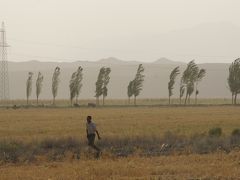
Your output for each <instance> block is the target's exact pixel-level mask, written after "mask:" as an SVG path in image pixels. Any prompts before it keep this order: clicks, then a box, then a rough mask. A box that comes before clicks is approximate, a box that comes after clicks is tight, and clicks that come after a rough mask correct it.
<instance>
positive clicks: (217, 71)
mask: <svg viewBox="0 0 240 180" xmlns="http://www.w3.org/2000/svg"><path fill="white" fill-rule="evenodd" d="M139 63H142V62H137V61H131V62H128V61H123V60H120V59H118V58H113V57H110V58H105V59H101V60H99V61H96V62H89V61H76V62H71V63H67V62H39V61H27V62H9V71H10V95H11V98H12V99H25V98H26V80H27V75H28V72H29V71H32V72H34V78H33V80H34V81H33V91H32V96H31V98H33V99H35V98H36V95H35V94H36V93H35V81H36V77H37V73H38V71H41V72H42V73H43V75H44V81H43V82H44V83H43V91H42V94H41V95H40V99H51V98H52V94H51V79H52V73H53V70H54V68H55V67H56V66H59V67H60V68H61V75H60V79H61V82H60V85H59V93H58V96H57V98H58V99H69V86H68V85H69V80H70V77H71V74H72V73H73V72H74V71H75V70H76V69H77V68H78V66H82V67H83V75H84V76H83V87H82V91H81V94H80V97H79V98H80V99H81V98H82V99H88V98H94V92H95V82H96V79H97V75H98V72H99V69H100V67H102V66H108V67H111V69H112V72H111V74H110V77H111V79H110V83H109V88H108V89H109V94H108V97H107V98H127V85H128V83H129V81H130V80H132V79H133V78H134V76H135V73H136V70H137V66H138V64H139ZM143 65H144V67H145V75H146V77H145V81H144V87H143V91H142V92H141V94H140V96H139V98H167V97H168V91H167V83H168V80H169V74H170V72H171V70H172V69H173V68H174V67H176V66H180V69H181V72H182V71H183V70H184V69H185V67H186V63H183V62H177V61H172V60H169V59H167V58H160V59H158V60H156V61H154V62H151V63H143ZM199 66H200V67H201V68H205V69H206V70H207V75H206V77H205V78H204V79H203V81H202V82H201V83H200V84H199V90H200V95H199V97H200V98H230V97H231V94H230V92H229V90H228V88H227V75H228V67H229V64H227V63H208V64H199ZM179 78H180V76H179V77H178V80H177V82H176V85H175V90H174V95H173V97H176V98H178V96H179Z"/></svg>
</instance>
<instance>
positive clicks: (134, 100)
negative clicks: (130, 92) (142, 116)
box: [134, 96, 136, 106]
mask: <svg viewBox="0 0 240 180" xmlns="http://www.w3.org/2000/svg"><path fill="white" fill-rule="evenodd" d="M134 106H136V96H134Z"/></svg>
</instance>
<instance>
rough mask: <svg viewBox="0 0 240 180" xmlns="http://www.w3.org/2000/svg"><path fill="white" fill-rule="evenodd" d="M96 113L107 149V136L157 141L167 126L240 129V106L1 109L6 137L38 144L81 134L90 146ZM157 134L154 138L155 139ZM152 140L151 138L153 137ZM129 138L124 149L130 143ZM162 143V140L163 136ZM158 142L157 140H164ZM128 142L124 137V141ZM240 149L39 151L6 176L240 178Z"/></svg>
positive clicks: (186, 130)
mask: <svg viewBox="0 0 240 180" xmlns="http://www.w3.org/2000/svg"><path fill="white" fill-rule="evenodd" d="M87 115H92V116H93V118H94V122H96V124H97V127H98V129H99V131H100V134H101V136H102V140H101V141H99V142H97V144H98V145H99V146H100V147H102V148H104V145H106V146H107V147H109V145H107V142H106V141H107V140H110V141H111V142H114V141H115V142H114V143H115V144H117V143H118V142H120V141H121V140H122V139H129V140H134V139H137V140H138V141H136V142H135V143H139V144H141V141H145V144H146V143H148V142H150V143H151V144H152V143H154V139H157V138H160V139H161V138H162V137H164V136H165V133H166V132H167V131H170V132H172V133H174V134H177V135H179V136H181V135H183V136H186V137H191V136H193V135H195V134H202V133H203V134H204V133H205V134H207V133H208V131H209V129H211V128H214V127H221V128H222V130H223V135H222V136H229V135H230V134H231V132H232V131H233V129H236V128H240V107H237V106H236V107H232V106H209V107H207V106H205V107H172V108H171V107H106V108H86V107H83V108H26V109H24V108H20V109H3V108H2V109H0V137H1V141H12V140H16V141H21V142H22V143H32V142H35V141H44V140H45V139H47V138H52V139H62V138H63V139H64V138H68V137H72V138H75V139H77V140H78V141H79V142H81V143H80V145H81V146H83V147H82V148H83V149H87V146H86V145H85V141H86V140H85V138H86V135H85V118H86V116H87ZM151 139H153V141H151ZM148 140H149V141H148ZM131 142H132V141H126V142H125V144H124V145H123V148H125V147H127V146H128V143H131ZM159 142H160V141H159ZM159 142H158V141H156V143H159ZM121 143H122V141H121ZM239 157H240V154H239V150H238V149H234V150H232V151H231V152H228V153H226V152H224V151H214V152H213V153H207V154H198V153H190V154H189V153H180V154H179V153H171V154H166V155H165V154H163V155H161V154H160V155H157V156H155V155H154V156H144V155H141V153H139V152H138V151H136V153H133V154H130V155H129V156H125V157H121V156H115V155H114V154H110V153H109V152H108V151H107V150H106V151H104V152H103V156H102V158H101V159H99V160H94V159H93V158H91V157H90V158H89V157H87V156H84V154H83V155H81V157H80V159H73V158H72V156H71V155H69V154H68V153H66V156H65V157H64V158H62V159H54V160H53V159H50V160H49V158H46V157H44V156H42V155H41V156H37V157H36V161H33V162H29V163H22V162H19V163H14V164H13V163H12V162H10V163H4V162H1V166H0V174H1V175H0V179H48V178H49V179H96V178H98V179H106V178H113V179H129V178H132V179H136V178H143V179H144V178H145V179H150V178H152V179H154V178H155V179H181V178H182V179H191V178H202V179H214V178H215V179H225V178H232V179H236V178H238V177H240V174H239V168H240V165H239V164H240V159H239Z"/></svg>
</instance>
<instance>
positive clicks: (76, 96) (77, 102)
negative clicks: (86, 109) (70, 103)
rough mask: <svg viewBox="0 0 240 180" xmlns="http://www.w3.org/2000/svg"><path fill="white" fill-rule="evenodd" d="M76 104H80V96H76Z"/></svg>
mask: <svg viewBox="0 0 240 180" xmlns="http://www.w3.org/2000/svg"><path fill="white" fill-rule="evenodd" d="M76 104H78V96H76Z"/></svg>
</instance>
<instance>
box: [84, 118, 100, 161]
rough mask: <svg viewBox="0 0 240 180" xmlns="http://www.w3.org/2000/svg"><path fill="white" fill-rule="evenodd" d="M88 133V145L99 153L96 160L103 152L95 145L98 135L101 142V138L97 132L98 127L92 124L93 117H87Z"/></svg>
mask: <svg viewBox="0 0 240 180" xmlns="http://www.w3.org/2000/svg"><path fill="white" fill-rule="evenodd" d="M86 132H87V139H88V145H89V146H90V147H92V148H93V149H95V150H96V151H97V154H96V158H99V156H100V153H101V150H100V149H99V148H98V147H97V146H96V145H95V144H94V141H95V136H96V134H97V136H98V139H99V140H100V139H101V137H100V135H99V133H98V131H97V128H96V125H95V124H94V123H93V122H92V116H87V124H86Z"/></svg>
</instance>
